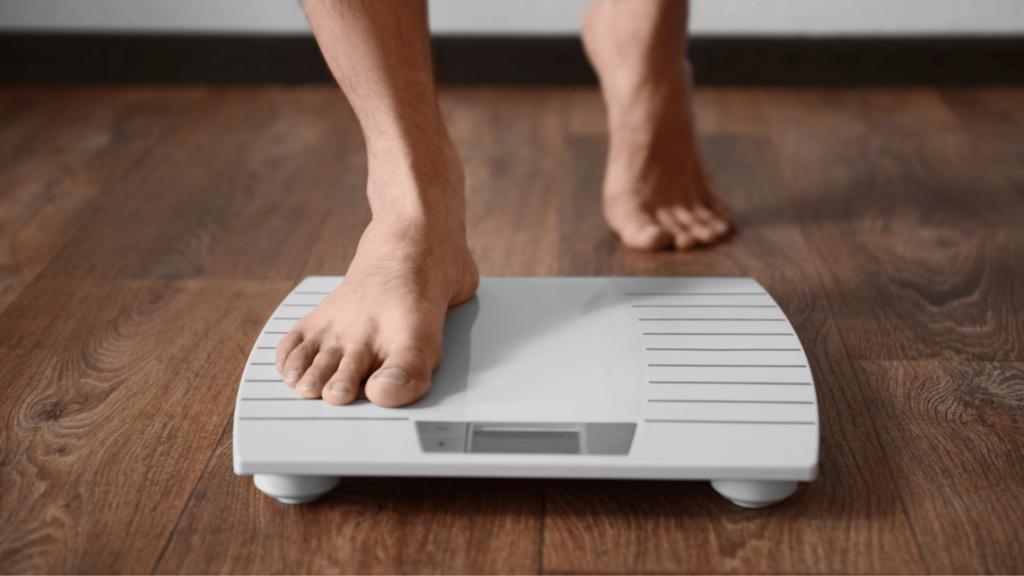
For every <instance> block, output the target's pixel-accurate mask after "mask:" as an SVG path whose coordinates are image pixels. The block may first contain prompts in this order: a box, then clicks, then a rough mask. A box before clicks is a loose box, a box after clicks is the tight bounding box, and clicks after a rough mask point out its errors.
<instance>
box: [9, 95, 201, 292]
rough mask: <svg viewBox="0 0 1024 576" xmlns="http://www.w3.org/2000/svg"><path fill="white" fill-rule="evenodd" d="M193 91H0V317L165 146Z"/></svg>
mask: <svg viewBox="0 0 1024 576" xmlns="http://www.w3.org/2000/svg"><path fill="white" fill-rule="evenodd" d="M195 92H196V91H195V90H178V91H176V92H174V93H170V94H168V93H165V92H161V91H156V90H135V91H130V92H126V91H123V90H111V89H88V90H78V91H77V93H76V97H75V98H68V97H67V96H66V95H64V94H61V93H60V92H57V91H54V90H46V89H33V88H11V89H7V90H5V91H3V93H2V95H0V98H2V99H0V126H2V127H3V128H2V130H0V158H3V159H4V161H3V171H2V172H0V310H3V308H4V307H6V306H7V305H8V304H9V303H10V302H11V301H12V300H14V298H15V297H16V296H17V295H18V293H19V292H20V291H21V289H22V288H23V287H24V286H25V285H26V284H27V283H28V282H29V281H31V279H32V278H33V277H34V276H35V275H36V274H38V273H39V271H40V270H42V268H43V266H44V265H45V264H46V263H47V262H48V261H49V259H50V258H51V257H52V256H53V254H54V253H56V252H57V251H58V250H59V249H60V247H61V245H62V244H63V243H64V242H66V241H67V240H68V239H69V237H70V236H71V233H72V231H73V230H75V229H76V228H77V227H78V226H79V224H80V223H81V221H82V215H83V213H84V212H85V211H86V210H87V209H88V207H89V206H90V204H91V203H92V201H93V200H94V198H96V197H97V196H98V195H100V194H101V193H102V192H103V191H104V189H105V188H106V187H108V186H110V185H111V184H112V183H114V182H116V181H118V180H119V179H120V178H121V177H122V176H123V175H124V174H125V173H126V172H128V171H130V170H131V168H133V167H134V165H135V164H136V163H137V162H139V160H140V159H141V158H142V157H144V156H146V155H147V154H148V153H150V152H151V151H152V150H153V149H154V148H155V147H156V146H157V145H158V144H159V143H160V142H161V141H162V140H163V138H164V136H165V135H166V133H167V131H168V130H169V129H170V128H171V127H172V126H173V125H174V124H175V123H176V122H177V121H178V119H179V118H180V116H181V114H182V113H183V112H184V111H185V110H187V109H188V107H189V106H190V105H191V103H192V101H193V100H194V98H195V96H196V94H195Z"/></svg>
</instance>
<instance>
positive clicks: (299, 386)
mask: <svg viewBox="0 0 1024 576" xmlns="http://www.w3.org/2000/svg"><path fill="white" fill-rule="evenodd" d="M340 360H341V349H339V348H337V347H333V346H321V347H320V349H319V350H318V351H317V354H316V358H314V359H313V363H312V364H310V366H309V368H307V369H306V372H305V373H304V374H303V375H302V378H300V379H299V381H298V383H296V384H295V391H296V392H298V393H299V396H302V397H303V398H319V397H320V391H321V390H322V389H323V387H324V384H325V383H326V382H327V380H328V379H329V378H330V377H331V376H332V375H333V374H334V373H335V372H337V370H338V362H339V361H340Z"/></svg>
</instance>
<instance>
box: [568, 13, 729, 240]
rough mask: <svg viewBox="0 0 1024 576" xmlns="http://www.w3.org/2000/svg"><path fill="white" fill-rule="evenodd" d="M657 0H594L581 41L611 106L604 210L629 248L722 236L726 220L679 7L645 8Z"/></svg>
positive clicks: (725, 228)
mask: <svg viewBox="0 0 1024 576" xmlns="http://www.w3.org/2000/svg"><path fill="white" fill-rule="evenodd" d="M655 4H657V3H653V2H652V3H649V4H648V3H636V2H617V1H616V0H599V1H598V2H597V3H596V4H595V5H594V7H593V8H592V9H591V11H590V13H589V14H588V15H587V18H586V21H585V22H584V26H583V43H584V47H585V48H586V51H587V55H588V56H589V58H590V61H591V63H592V64H593V65H594V68H595V69H596V70H597V72H598V76H599V78H600V81H601V89H602V93H603V95H604V99H605V103H606V104H607V107H608V123H609V132H610V146H609V153H608V165H607V168H606V171H605V180H604V190H603V201H604V215H605V218H606V220H607V221H608V224H609V225H610V226H611V227H612V229H613V230H615V231H616V232H617V233H618V235H619V237H620V238H621V239H622V242H623V243H624V244H625V245H626V246H628V247H630V248H634V249H638V250H655V249H658V248H664V247H667V246H669V245H674V246H675V248H677V249H680V250H685V249H689V248H693V247H695V246H697V245H710V244H714V243H716V242H719V241H721V240H722V239H724V238H726V237H727V236H728V235H729V234H730V232H732V230H733V223H732V217H731V214H730V212H729V209H728V207H727V206H726V205H725V203H724V202H723V201H722V200H721V199H720V198H719V196H718V194H717V193H716V192H715V191H714V189H713V187H712V184H711V182H710V180H709V178H708V176H707V173H706V171H705V169H704V166H703V162H702V160H701V158H700V152H699V149H698V147H697V142H696V137H695V134H694V127H693V113H692V103H691V99H690V93H691V84H692V82H691V78H690V72H689V65H688V64H687V63H686V60H685V58H684V57H683V52H684V46H683V42H684V40H685V23H686V21H685V13H682V14H681V15H663V14H654V13H646V12H645V10H647V11H650V10H652V9H653V8H652V6H654V5H655ZM676 4H679V5H684V3H676ZM667 16H670V17H667ZM666 22H669V23H672V24H669V25H666V24H665V23H666ZM672 26H676V28H680V29H673V28H672Z"/></svg>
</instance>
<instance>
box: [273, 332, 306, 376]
mask: <svg viewBox="0 0 1024 576" xmlns="http://www.w3.org/2000/svg"><path fill="white" fill-rule="evenodd" d="M299 344H302V334H301V333H300V332H299V331H298V330H294V329H293V330H292V331H291V332H289V333H288V334H287V335H285V337H284V338H281V341H280V342H278V343H277V350H276V352H275V355H276V358H277V359H276V360H275V361H274V367H275V368H277V373H278V374H280V375H281V376H282V377H284V362H285V360H287V359H288V356H289V355H290V354H291V353H292V350H295V348H296V347H298V345H299Z"/></svg>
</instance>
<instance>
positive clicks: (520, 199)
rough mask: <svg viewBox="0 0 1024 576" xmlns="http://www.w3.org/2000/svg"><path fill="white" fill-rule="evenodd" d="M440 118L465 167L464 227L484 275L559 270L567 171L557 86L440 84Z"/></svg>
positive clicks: (561, 101)
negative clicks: (559, 204) (560, 223)
mask: <svg viewBox="0 0 1024 576" xmlns="http://www.w3.org/2000/svg"><path fill="white" fill-rule="evenodd" d="M440 99H441V106H442V110H443V111H444V113H445V121H446V122H447V124H448V126H449V127H450V129H451V134H452V139H453V140H454V142H455V145H456V147H457V148H458V149H459V154H460V156H461V157H462V160H463V163H464V168H465V172H466V229H467V230H466V233H467V239H468V241H469V247H470V251H471V253H472V254H473V258H474V259H475V260H476V262H477V266H478V267H479V269H480V273H481V274H482V275H484V276H551V275H553V274H555V273H556V272H557V262H558V251H559V244H558V230H557V226H558V221H557V209H556V206H557V202H558V198H559V191H560V190H561V189H562V188H563V187H564V185H565V180H566V177H567V167H566V162H565V135H564V123H565V103H564V98H563V97H562V92H561V91H552V90H544V89H537V88H534V89H526V88H513V89H497V88H445V89H444V90H442V91H441V93H440Z"/></svg>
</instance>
